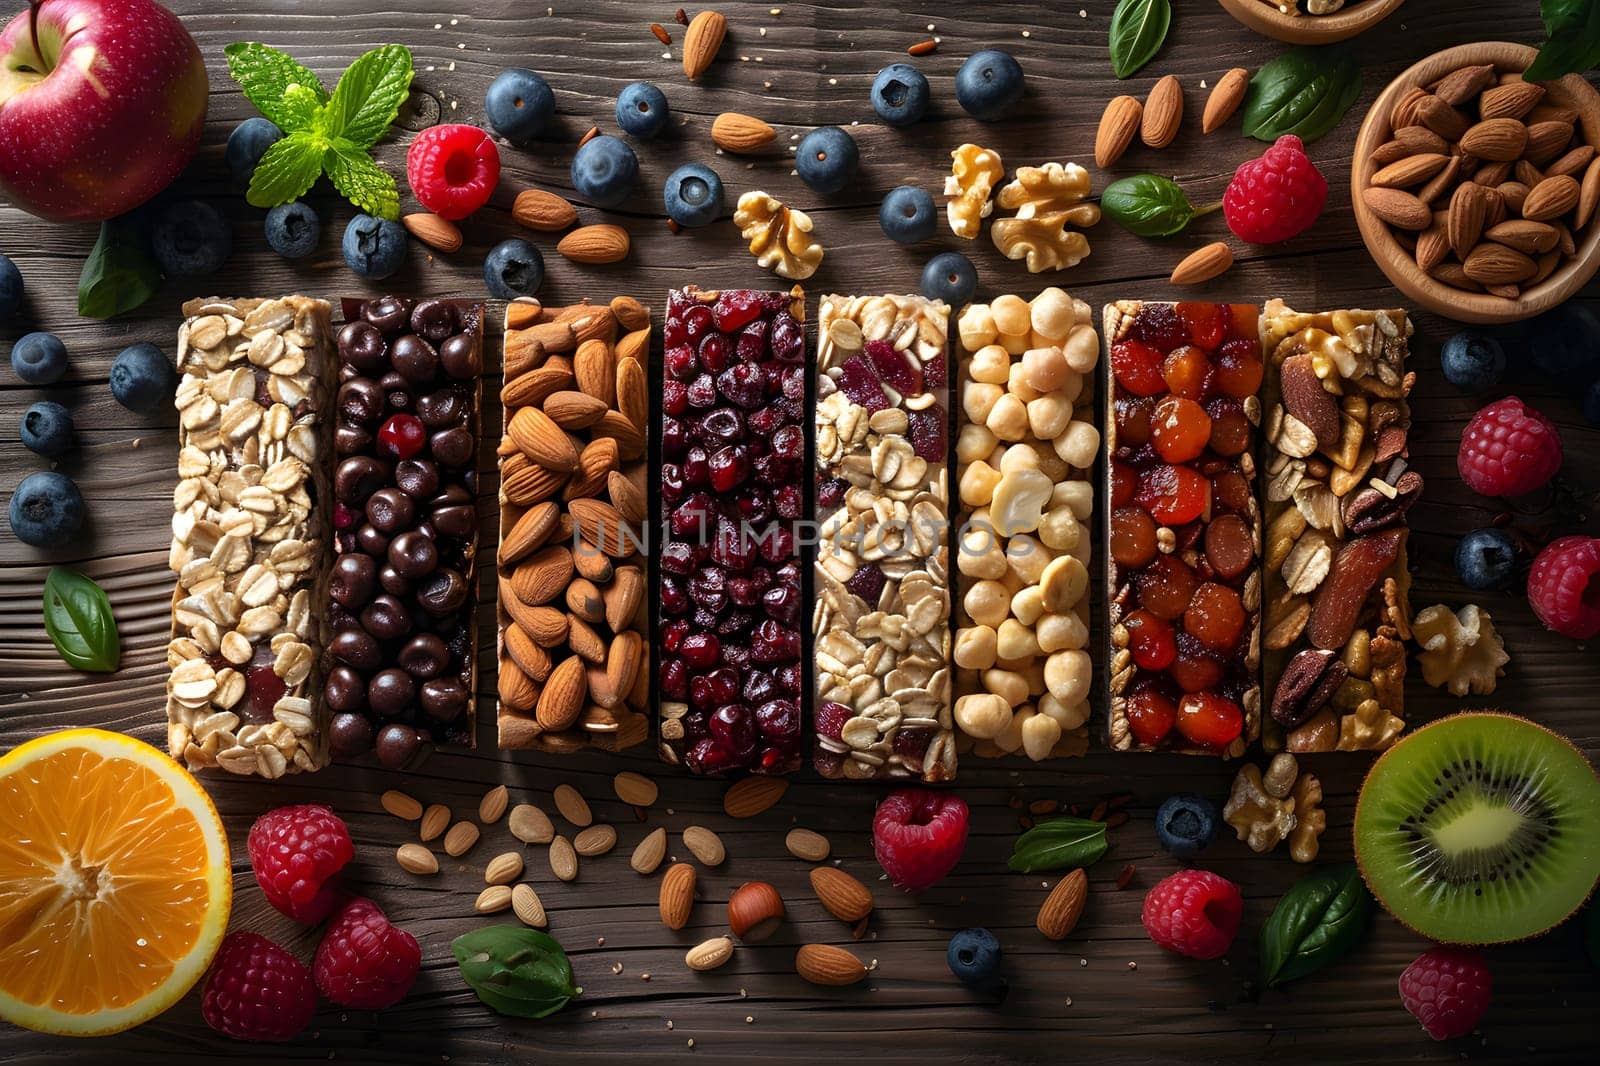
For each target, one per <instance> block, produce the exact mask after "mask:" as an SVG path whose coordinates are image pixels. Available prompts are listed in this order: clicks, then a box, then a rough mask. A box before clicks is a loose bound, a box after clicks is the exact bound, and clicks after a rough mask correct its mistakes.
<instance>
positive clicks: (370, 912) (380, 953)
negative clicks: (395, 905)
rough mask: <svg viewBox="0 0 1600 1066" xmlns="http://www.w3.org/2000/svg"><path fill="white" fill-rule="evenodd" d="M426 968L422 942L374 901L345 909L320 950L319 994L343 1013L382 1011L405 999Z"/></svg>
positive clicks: (317, 965)
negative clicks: (393, 921) (391, 920)
mask: <svg viewBox="0 0 1600 1066" xmlns="http://www.w3.org/2000/svg"><path fill="white" fill-rule="evenodd" d="M421 968H422V949H421V948H419V947H418V946H417V938H416V937H414V936H412V935H411V934H410V933H408V932H406V931H405V930H404V929H401V928H399V927H397V926H393V925H390V924H389V919H388V918H385V917H384V915H383V911H381V910H379V909H378V905H377V904H376V903H374V902H372V901H371V900H370V899H353V900H351V901H350V902H349V903H346V904H345V905H344V907H343V908H342V909H341V910H340V911H339V913H338V914H335V915H334V916H333V921H332V922H330V923H329V924H328V931H327V932H326V933H325V934H323V937H322V943H321V944H319V945H317V958H316V962H315V963H314V967H313V972H314V973H315V975H316V979H317V990H318V991H319V992H321V993H322V994H323V995H324V996H327V997H328V998H329V999H331V1000H332V1001H333V1002H335V1003H337V1004H338V1005H339V1006H341V1007H353V1008H355V1009H357V1010H381V1009H382V1008H384V1007H392V1006H394V1005H395V1004H396V1003H399V1002H400V1001H401V1000H402V999H404V998H405V996H406V993H407V992H410V991H411V986H412V985H413V984H414V983H415V982H416V980H417V971H418V970H420V969H421Z"/></svg>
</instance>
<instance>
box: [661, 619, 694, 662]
mask: <svg viewBox="0 0 1600 1066" xmlns="http://www.w3.org/2000/svg"><path fill="white" fill-rule="evenodd" d="M688 635H689V623H688V622H685V621H682V620H681V619H680V620H678V621H676V622H668V623H667V624H666V625H664V626H662V627H661V650H662V651H665V652H666V653H667V654H669V655H670V654H673V653H675V652H677V650H678V645H680V644H682V643H683V638H684V637H686V636H688Z"/></svg>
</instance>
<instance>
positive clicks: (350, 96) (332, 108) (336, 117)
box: [326, 44, 413, 149]
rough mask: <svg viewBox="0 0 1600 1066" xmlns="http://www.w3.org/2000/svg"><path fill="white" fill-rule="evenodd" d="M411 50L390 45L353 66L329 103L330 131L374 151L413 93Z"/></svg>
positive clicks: (327, 118)
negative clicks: (374, 147) (409, 95)
mask: <svg viewBox="0 0 1600 1066" xmlns="http://www.w3.org/2000/svg"><path fill="white" fill-rule="evenodd" d="M412 73H413V68H412V63H411V50H410V49H409V48H406V47H405V46H403V45H398V44H386V45H383V46H382V47H380V48H374V49H373V50H372V51H370V52H368V53H367V54H366V55H364V56H362V57H361V58H360V59H357V60H356V61H355V62H354V63H351V64H350V67H349V69H348V70H346V71H345V72H344V74H343V75H341V76H340V78H339V84H338V85H336V86H335V87H334V90H333V97H332V99H330V100H329V101H328V110H327V114H326V121H327V132H328V136H330V137H342V138H344V139H345V140H347V141H349V142H350V143H351V144H353V145H355V146H356V147H357V148H363V149H365V148H370V147H372V146H373V145H374V144H376V143H378V138H380V137H382V136H383V135H384V134H385V133H386V132H388V129H389V126H390V124H391V123H393V122H394V120H395V118H396V116H398V115H399V114H400V105H401V104H403V103H405V102H406V95H407V94H408V93H409V92H410V91H411V77H412Z"/></svg>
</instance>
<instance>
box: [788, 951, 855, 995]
mask: <svg viewBox="0 0 1600 1066" xmlns="http://www.w3.org/2000/svg"><path fill="white" fill-rule="evenodd" d="M794 972H795V973H797V974H799V975H800V976H801V977H802V978H804V979H805V980H807V981H809V982H811V983H812V984H814V985H824V986H827V987H831V988H842V987H844V986H845V985H853V984H856V983H858V982H860V981H862V980H864V979H865V978H866V976H867V968H866V967H865V966H863V965H862V964H861V960H860V959H858V958H856V957H855V956H854V955H852V954H850V953H849V952H848V951H846V950H845V949H844V948H836V947H834V946H833V945H832V944H806V945H803V946H802V947H801V948H800V950H799V951H797V952H796V953H795V956H794Z"/></svg>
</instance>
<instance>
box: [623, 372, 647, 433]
mask: <svg viewBox="0 0 1600 1066" xmlns="http://www.w3.org/2000/svg"><path fill="white" fill-rule="evenodd" d="M616 393H617V410H618V411H619V412H621V414H622V416H623V417H624V418H626V419H627V420H628V422H629V424H630V425H635V426H642V425H645V424H647V422H648V421H649V418H650V397H649V386H648V384H647V383H646V382H645V374H644V364H643V363H642V362H641V361H640V360H638V359H624V360H622V361H621V362H619V363H618V364H617V373H616Z"/></svg>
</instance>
